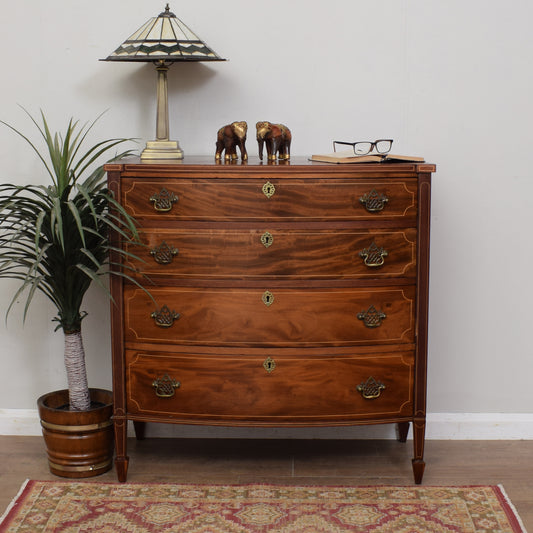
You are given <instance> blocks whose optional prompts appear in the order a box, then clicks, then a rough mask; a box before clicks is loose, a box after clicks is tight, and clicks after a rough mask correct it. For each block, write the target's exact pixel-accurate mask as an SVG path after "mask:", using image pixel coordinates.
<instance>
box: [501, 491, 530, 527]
mask: <svg viewBox="0 0 533 533" xmlns="http://www.w3.org/2000/svg"><path fill="white" fill-rule="evenodd" d="M498 488H499V489H500V491H501V493H502V496H503V497H504V499H505V503H506V504H507V505H508V506H509V508H510V509H511V511H513V513H514V518H515V519H516V521H517V522H518V526H519V527H520V528H521V530H522V533H527V531H526V528H525V526H524V523H523V522H522V519H521V518H520V515H519V514H518V511H517V510H516V507H515V506H514V504H513V502H512V501H511V499H510V498H509V496H507V492H505V489H504V488H503V485H498Z"/></svg>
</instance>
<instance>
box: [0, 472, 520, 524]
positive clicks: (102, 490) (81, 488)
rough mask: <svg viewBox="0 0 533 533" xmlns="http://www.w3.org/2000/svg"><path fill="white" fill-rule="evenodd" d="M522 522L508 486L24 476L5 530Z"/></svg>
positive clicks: (4, 518)
mask: <svg viewBox="0 0 533 533" xmlns="http://www.w3.org/2000/svg"><path fill="white" fill-rule="evenodd" d="M22 531H24V532H31V533H36V532H52V531H53V532H64V533H74V532H76V533H78V532H89V531H91V532H103V533H126V532H127V533H131V532H135V533H145V532H146V533H148V532H150V533H152V532H154V533H155V532H157V533H161V532H172V533H178V532H179V533H245V532H254V533H255V532H257V533H258V532H263V531H271V532H279V533H344V532H348V531H359V532H367V531H371V532H376V533H378V532H380V533H381V532H391V533H417V532H431V533H440V532H456V533H457V532H461V533H475V532H484V533H496V532H498V533H504V532H509V533H511V532H513V533H516V532H522V533H523V532H525V529H524V528H523V526H522V525H521V522H520V519H519V517H518V515H517V514H516V512H515V511H514V509H513V506H512V505H511V503H510V502H509V500H508V499H507V497H506V496H505V493H504V491H503V489H502V488H501V487H496V486H472V487H415V486H414V487H388V486H378V487H333V486H324V487H311V486H309V487H305V486H298V487H292V486H289V485H190V484H188V485H175V484H138V483H127V484H118V483H94V482H75V483H73V482H65V481H60V482H56V481H27V482H26V483H25V484H24V485H23V487H22V489H21V491H20V493H19V495H18V496H17V498H16V499H15V500H14V501H13V503H12V504H11V506H10V507H9V508H8V510H7V511H6V513H5V515H4V517H3V518H2V521H1V522H0V532H2V533H5V532H10V533H11V532H22Z"/></svg>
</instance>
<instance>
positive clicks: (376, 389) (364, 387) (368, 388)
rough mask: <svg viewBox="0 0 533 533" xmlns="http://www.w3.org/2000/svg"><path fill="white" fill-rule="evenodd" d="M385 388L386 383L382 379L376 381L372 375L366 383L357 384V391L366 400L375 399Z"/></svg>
mask: <svg viewBox="0 0 533 533" xmlns="http://www.w3.org/2000/svg"><path fill="white" fill-rule="evenodd" d="M382 390H385V385H383V383H381V381H376V380H375V379H374V378H373V377H372V376H370V377H369V378H368V379H367V380H366V381H365V382H364V383H361V384H360V385H357V392H360V393H361V396H362V397H363V398H364V399H365V400H375V399H376V398H379V397H380V396H381V391H382Z"/></svg>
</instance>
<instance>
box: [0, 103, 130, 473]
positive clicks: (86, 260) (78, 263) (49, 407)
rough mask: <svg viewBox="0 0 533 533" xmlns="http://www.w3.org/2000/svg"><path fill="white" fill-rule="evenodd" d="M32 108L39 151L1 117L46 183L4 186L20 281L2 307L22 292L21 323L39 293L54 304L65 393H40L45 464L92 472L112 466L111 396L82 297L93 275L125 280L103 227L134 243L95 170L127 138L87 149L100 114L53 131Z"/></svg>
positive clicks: (4, 247)
mask: <svg viewBox="0 0 533 533" xmlns="http://www.w3.org/2000/svg"><path fill="white" fill-rule="evenodd" d="M28 115H29V116H30V118H31V120H32V122H33V124H34V125H35V126H36V127H37V129H38V131H39V133H40V135H41V136H42V138H43V139H44V143H45V149H44V150H43V151H42V152H41V151H40V150H39V149H38V148H37V147H36V145H35V144H34V143H33V142H32V141H31V140H30V139H29V138H28V137H26V136H25V135H23V134H22V133H21V132H20V131H18V130H17V129H15V128H14V127H13V126H11V125H9V124H7V123H6V122H4V121H0V122H1V123H2V124H4V125H5V126H7V127H8V128H10V129H11V130H13V131H14V132H15V133H16V134H17V135H19V136H20V137H22V138H23V139H24V140H25V141H26V142H27V143H28V144H29V146H30V147H31V148H32V149H33V151H34V152H35V153H36V155H37V156H38V158H39V159H40V161H41V162H42V163H43V165H44V168H45V170H46V172H47V174H48V175H49V177H50V178H51V183H50V184H49V185H48V186H45V185H36V184H35V185H34V184H27V185H15V184H0V278H11V279H15V280H18V281H20V286H19V288H18V290H16V292H15V294H14V296H13V298H12V300H11V302H10V304H9V306H8V309H7V314H9V312H10V310H11V309H12V307H13V306H14V304H15V303H16V302H17V301H18V300H19V299H21V298H24V297H25V300H24V301H25V304H24V313H23V316H24V320H25V319H26V315H27V312H28V309H29V307H30V304H31V302H32V301H33V297H34V295H35V293H36V292H37V291H40V292H42V293H43V294H44V295H46V297H47V298H49V299H50V300H51V301H52V303H53V304H54V306H55V307H56V309H57V316H56V317H55V318H54V321H56V322H57V327H56V330H58V329H61V330H62V331H63V333H64V338H65V353H64V355H65V369H66V374H67V382H68V390H62V391H56V392H52V393H49V394H45V395H44V396H42V397H41V398H39V400H38V407H39V414H40V416H41V424H42V426H43V435H44V437H45V442H46V444H47V449H48V458H49V464H50V470H51V471H52V472H53V473H54V474H57V475H60V476H63V477H88V476H93V475H97V474H100V473H103V472H105V471H107V470H109V469H110V468H111V466H112V457H113V426H112V422H111V414H112V394H111V393H110V392H109V391H104V390H101V389H89V387H88V383H87V372H86V368H85V353H84V349H83V342H82V335H81V324H82V320H83V318H84V317H85V316H86V312H85V311H83V310H82V302H83V298H84V295H85V293H86V291H87V289H88V288H89V286H90V285H91V283H93V282H94V283H96V284H97V285H99V286H100V287H102V288H103V289H104V290H106V291H107V288H106V286H105V284H104V283H103V281H102V276H104V275H106V274H108V273H113V274H116V275H121V276H126V277H129V276H128V275H127V273H125V272H124V270H123V266H124V265H122V264H120V263H121V261H120V260H119V261H118V264H117V263H115V264H111V263H110V261H109V252H110V251H111V249H113V250H114V252H115V254H114V257H119V258H122V259H124V258H125V252H123V251H122V250H120V249H115V248H113V247H112V244H111V243H110V242H109V239H108V232H109V229H110V228H113V229H114V230H116V231H118V232H119V234H120V236H121V238H122V239H123V240H124V242H131V243H138V242H139V241H138V233H137V230H136V226H135V222H134V220H133V219H132V218H131V217H130V216H128V214H127V213H126V212H125V211H124V210H123V209H122V207H121V206H120V204H118V202H117V201H116V200H115V199H114V198H113V195H112V194H111V192H110V191H109V190H108V189H107V188H106V180H105V173H104V171H103V168H102V166H98V167H97V168H96V169H94V170H92V171H91V168H92V167H93V166H94V165H96V164H97V161H98V160H99V159H100V158H101V157H102V156H103V155H104V154H106V153H108V152H109V151H110V150H112V149H116V147H118V146H119V145H122V144H123V143H124V142H126V141H128V140H129V139H108V140H103V141H100V142H98V143H97V144H95V145H93V146H90V147H89V148H88V149H87V148H85V147H84V146H83V145H84V142H85V141H87V135H88V133H89V132H90V131H91V129H92V128H93V126H94V124H95V122H96V120H98V119H96V120H95V121H94V122H92V123H90V124H85V125H83V126H79V125H78V122H77V121H74V120H73V119H71V120H70V121H69V122H68V125H67V127H66V130H65V131H64V133H62V134H61V133H55V134H52V133H51V132H50V129H49V127H48V124H47V121H46V118H45V115H44V114H43V113H42V112H41V118H42V124H40V123H39V122H37V120H35V119H34V118H33V117H32V116H31V115H30V114H29V113H28ZM129 153H131V152H130V151H125V152H122V153H121V154H118V155H117V156H115V157H123V156H124V155H127V154H129ZM126 272H127V271H126ZM108 294H109V291H108ZM79 430H81V433H80V431H79ZM87 445H88V446H87ZM91 448H92V449H91Z"/></svg>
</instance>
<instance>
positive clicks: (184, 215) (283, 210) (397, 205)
mask: <svg viewBox="0 0 533 533" xmlns="http://www.w3.org/2000/svg"><path fill="white" fill-rule="evenodd" d="M265 186H266V188H265ZM122 191H123V192H122V205H123V206H124V207H125V208H126V209H127V210H128V211H129V212H130V213H131V214H132V215H133V216H134V217H137V218H145V219H164V220H182V221H184V220H202V221H209V220H211V221H214V220H241V221H244V220H246V221H250V220H270V219H273V218H274V219H278V220H299V219H301V220H381V219H383V220H401V219H402V218H407V217H411V218H414V217H416V208H417V202H416V199H417V194H416V180H413V179H409V178H404V179H396V180H386V179H383V180H375V179H374V180H370V179H369V180H364V179H357V180H354V179H338V178H322V179H309V180H303V179H294V178H279V177H278V178H269V177H268V174H266V175H265V176H264V177H262V178H258V179H253V180H252V179H236V180H235V179H234V180H228V179H223V178H220V179H195V178H193V177H191V178H177V179H173V180H171V181H169V180H164V179H142V178H141V179H138V178H125V179H124V180H123V184H122ZM267 191H268V192H267Z"/></svg>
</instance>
